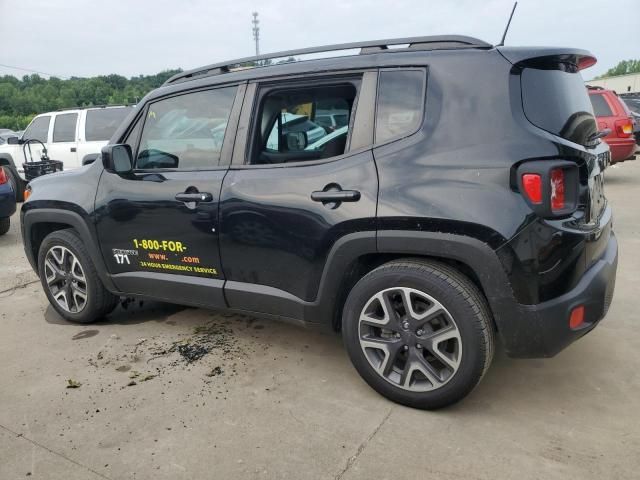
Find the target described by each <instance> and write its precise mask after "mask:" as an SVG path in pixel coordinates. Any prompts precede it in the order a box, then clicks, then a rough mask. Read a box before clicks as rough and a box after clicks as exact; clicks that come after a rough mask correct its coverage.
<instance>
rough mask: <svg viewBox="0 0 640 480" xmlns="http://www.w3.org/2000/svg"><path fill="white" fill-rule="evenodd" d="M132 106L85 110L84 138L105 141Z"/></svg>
mask: <svg viewBox="0 0 640 480" xmlns="http://www.w3.org/2000/svg"><path fill="white" fill-rule="evenodd" d="M131 108H132V107H122V108H101V109H99V110H89V111H87V125H86V127H85V139H86V141H87V142H96V141H106V140H109V139H110V138H111V136H112V135H113V134H114V132H115V131H116V129H117V128H118V127H119V126H120V124H121V123H122V121H123V120H124V119H125V117H126V116H127V115H128V114H129V112H130V111H131Z"/></svg>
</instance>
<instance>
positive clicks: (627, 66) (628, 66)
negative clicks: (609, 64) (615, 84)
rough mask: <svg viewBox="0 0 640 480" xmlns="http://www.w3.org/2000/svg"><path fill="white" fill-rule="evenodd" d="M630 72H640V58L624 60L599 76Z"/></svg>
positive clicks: (612, 75)
mask: <svg viewBox="0 0 640 480" xmlns="http://www.w3.org/2000/svg"><path fill="white" fill-rule="evenodd" d="M629 73H640V60H622V61H621V62H620V63H618V64H617V65H616V66H615V67H613V68H610V69H609V70H607V72H606V73H605V74H604V75H600V76H599V77H597V78H604V77H614V76H616V75H627V74H629Z"/></svg>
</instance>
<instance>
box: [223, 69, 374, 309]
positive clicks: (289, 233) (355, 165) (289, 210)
mask: <svg viewBox="0 0 640 480" xmlns="http://www.w3.org/2000/svg"><path fill="white" fill-rule="evenodd" d="M346 82H351V84H352V85H355V86H357V87H359V88H357V96H356V98H355V101H354V103H353V105H352V106H351V108H352V113H351V119H350V124H349V129H348V130H349V136H348V138H347V139H346V147H345V146H344V145H345V143H344V142H343V143H342V145H343V147H342V148H346V153H341V152H342V151H341V150H336V149H333V150H331V152H332V153H331V156H328V158H325V157H327V155H326V154H327V150H326V148H323V150H322V152H321V155H320V158H321V159H320V160H315V161H309V162H305V161H299V160H301V159H302V158H303V157H304V155H300V158H299V159H298V160H297V161H296V159H295V158H294V157H295V155H294V154H293V153H294V151H295V150H296V148H295V147H296V146H295V145H294V150H293V151H292V150H290V149H289V148H290V147H289V145H288V144H286V143H284V142H283V145H286V146H285V147H284V149H281V148H280V147H279V148H278V156H279V158H280V160H279V161H284V160H283V159H285V158H286V161H287V162H288V161H289V160H290V159H289V158H288V157H287V155H289V156H291V157H292V158H291V160H294V163H280V164H275V165H260V164H259V162H260V161H261V160H262V157H261V155H260V154H261V153H262V152H264V151H265V149H266V148H267V145H266V144H267V141H268V131H269V127H270V124H269V123H268V121H266V120H267V119H268V116H269V109H270V108H271V107H274V105H275V108H274V110H275V111H276V112H284V111H288V112H293V113H294V114H295V115H298V116H301V115H304V116H306V117H307V119H308V120H310V121H314V120H315V117H314V112H315V113H317V112H318V111H319V109H320V107H322V108H323V109H325V110H331V109H332V108H333V107H334V106H333V105H330V104H327V102H329V103H333V102H334V101H339V98H344V99H345V100H346V101H347V104H348V103H349V100H348V99H349V98H350V97H349V95H350V94H352V91H350V90H349V89H348V88H344V85H345V83H346ZM336 85H340V88H334V86H336ZM325 87H326V89H325ZM375 89H376V72H360V73H354V74H349V75H348V76H342V77H336V78H333V79H332V78H324V79H321V80H319V81H318V80H315V79H308V78H307V79H291V80H290V81H287V82H282V83H271V84H265V85H264V86H261V87H260V88H258V86H257V85H256V84H249V86H248V87H247V92H246V95H245V99H244V106H243V110H242V114H241V119H240V125H243V124H244V125H249V124H252V125H253V131H251V132H249V131H248V129H246V128H241V127H239V128H238V137H237V139H236V143H235V148H234V151H233V163H232V167H231V170H229V172H228V173H227V176H226V177H225V179H224V182H223V185H222V192H221V196H220V232H221V233H220V252H221V257H222V268H223V272H224V275H225V278H226V280H227V281H226V284H225V298H226V300H227V303H228V304H229V306H230V307H232V308H238V309H248V310H252V311H256V312H261V313H267V314H273V315H278V316H284V317H288V318H295V319H304V317H305V311H306V307H305V306H306V305H308V303H309V302H314V301H315V300H316V299H317V295H318V289H319V285H320V282H321V279H322V277H323V271H324V268H325V264H326V261H327V258H328V256H329V253H330V251H331V249H332V247H333V246H334V245H335V244H336V242H337V241H338V240H339V239H341V238H342V237H343V236H345V235H348V234H350V233H354V232H363V231H368V232H375V225H376V223H375V216H376V202H377V194H378V177H377V171H376V167H375V163H374V159H373V154H372V152H371V150H370V149H371V144H372V138H373V130H372V129H373V119H372V115H373V104H374V102H375ZM305 91H306V93H305ZM274 97H275V98H274ZM256 98H258V100H256ZM321 99H322V100H321ZM332 99H333V100H332ZM336 99H337V100H336ZM274 100H276V102H274ZM320 101H323V102H324V104H323V105H321V104H320V103H319V102H320ZM270 102H271V103H270ZM279 102H283V104H279ZM309 102H310V103H309ZM300 104H304V105H305V106H309V105H310V106H311V108H307V109H302V108H300ZM254 105H255V110H254ZM276 115H277V114H276ZM252 116H254V117H256V118H254V119H253V121H252V118H251V117H252ZM258 117H259V118H258ZM276 118H277V117H276ZM263 130H264V131H263ZM261 142H262V143H261ZM329 143H330V142H327V144H329ZM279 145H280V142H279ZM254 149H255V151H254ZM301 153H305V152H301ZM250 156H253V157H254V161H255V162H258V164H253V165H248V164H245V163H251V162H249V161H248V160H247V159H248V158H249V157H250ZM262 156H263V155H262Z"/></svg>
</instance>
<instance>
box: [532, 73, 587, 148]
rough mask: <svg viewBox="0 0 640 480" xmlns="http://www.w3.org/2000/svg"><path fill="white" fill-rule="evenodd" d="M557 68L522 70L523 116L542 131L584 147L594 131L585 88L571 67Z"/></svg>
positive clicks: (579, 76) (580, 77) (580, 78)
mask: <svg viewBox="0 0 640 480" xmlns="http://www.w3.org/2000/svg"><path fill="white" fill-rule="evenodd" d="M557 68H558V69H556V70H552V69H542V68H541V69H537V68H525V69H524V70H523V71H522V76H521V85H522V105H523V108H524V113H525V115H526V116H527V118H528V119H529V121H530V122H531V123H533V124H534V125H536V126H538V127H540V128H542V129H543V130H546V131H548V132H551V133H553V134H555V135H559V136H561V137H563V138H566V139H567V140H571V141H573V142H576V143H581V144H584V143H586V139H587V138H589V136H590V135H591V134H592V133H593V132H595V131H596V123H595V119H594V118H593V109H592V107H591V102H589V95H588V93H587V89H586V88H585V86H584V81H583V80H582V76H581V75H580V73H578V72H577V71H576V70H575V67H573V66H571V65H565V64H560V65H557Z"/></svg>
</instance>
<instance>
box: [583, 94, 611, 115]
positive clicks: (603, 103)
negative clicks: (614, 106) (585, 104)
mask: <svg viewBox="0 0 640 480" xmlns="http://www.w3.org/2000/svg"><path fill="white" fill-rule="evenodd" d="M589 100H591V105H592V106H593V113H594V114H595V115H596V117H609V116H611V115H613V112H612V111H611V108H609V104H608V103H607V99H606V98H604V95H600V94H599V93H592V94H591V95H589Z"/></svg>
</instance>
